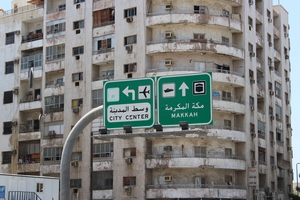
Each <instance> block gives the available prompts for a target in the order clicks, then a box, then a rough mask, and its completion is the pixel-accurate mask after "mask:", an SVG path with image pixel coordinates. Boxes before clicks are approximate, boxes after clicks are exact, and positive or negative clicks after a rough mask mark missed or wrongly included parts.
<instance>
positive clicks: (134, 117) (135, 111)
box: [107, 103, 151, 122]
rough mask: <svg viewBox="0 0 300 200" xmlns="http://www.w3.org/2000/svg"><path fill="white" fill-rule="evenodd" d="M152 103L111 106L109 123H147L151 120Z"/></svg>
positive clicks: (108, 115) (108, 117)
mask: <svg viewBox="0 0 300 200" xmlns="http://www.w3.org/2000/svg"><path fill="white" fill-rule="evenodd" d="M150 110H151V105H150V103H135V104H120V105H111V106H108V109H107V112H108V113H107V119H108V121H109V122H125V121H147V120H149V119H150V118H151V112H150Z"/></svg>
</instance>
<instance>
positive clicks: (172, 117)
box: [157, 72, 213, 127]
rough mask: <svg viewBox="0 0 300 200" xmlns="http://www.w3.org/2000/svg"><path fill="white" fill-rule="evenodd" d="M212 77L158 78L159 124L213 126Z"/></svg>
mask: <svg viewBox="0 0 300 200" xmlns="http://www.w3.org/2000/svg"><path fill="white" fill-rule="evenodd" d="M212 102H213V101H212V73H210V72H209V73H201V74H183V75H172V76H161V77H158V79H157V105H158V107H157V113H158V124H161V125H162V126H164V127H168V126H169V127H170V126H179V123H180V122H182V121H186V122H188V124H189V125H210V124H212V123H213V108H212V107H213V105H212Z"/></svg>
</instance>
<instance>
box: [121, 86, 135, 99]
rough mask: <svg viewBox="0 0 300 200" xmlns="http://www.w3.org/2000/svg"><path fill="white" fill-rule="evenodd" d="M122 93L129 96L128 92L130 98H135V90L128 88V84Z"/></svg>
mask: <svg viewBox="0 0 300 200" xmlns="http://www.w3.org/2000/svg"><path fill="white" fill-rule="evenodd" d="M123 93H124V94H125V95H126V96H129V93H131V94H132V100H135V91H134V90H129V86H127V87H126V88H125V89H124V90H123Z"/></svg>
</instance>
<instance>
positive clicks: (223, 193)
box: [146, 184, 247, 199]
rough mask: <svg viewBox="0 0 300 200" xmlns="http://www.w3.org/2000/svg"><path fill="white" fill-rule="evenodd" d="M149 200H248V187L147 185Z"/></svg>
mask: <svg viewBox="0 0 300 200" xmlns="http://www.w3.org/2000/svg"><path fill="white" fill-rule="evenodd" d="M146 190H147V191H146V198H147V199H160V198H172V199H173V198H174V199H178V198H193V197H205V198H216V199H246V198H247V187H246V186H241V185H207V184H205V185H197V184H165V185H147V186H146Z"/></svg>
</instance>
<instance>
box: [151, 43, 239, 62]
mask: <svg viewBox="0 0 300 200" xmlns="http://www.w3.org/2000/svg"><path fill="white" fill-rule="evenodd" d="M168 52H189V53H190V52H199V53H201V52H202V53H217V54H222V55H228V56H231V57H232V59H233V60H241V59H243V58H244V50H243V49H242V48H241V47H239V46H237V45H234V44H231V43H224V42H221V41H215V40H207V41H200V40H198V39H169V40H167V39H165V40H162V41H150V42H147V47H146V53H147V54H148V55H151V54H156V53H168Z"/></svg>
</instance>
